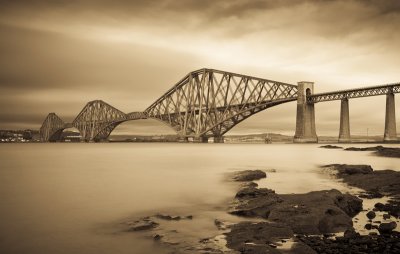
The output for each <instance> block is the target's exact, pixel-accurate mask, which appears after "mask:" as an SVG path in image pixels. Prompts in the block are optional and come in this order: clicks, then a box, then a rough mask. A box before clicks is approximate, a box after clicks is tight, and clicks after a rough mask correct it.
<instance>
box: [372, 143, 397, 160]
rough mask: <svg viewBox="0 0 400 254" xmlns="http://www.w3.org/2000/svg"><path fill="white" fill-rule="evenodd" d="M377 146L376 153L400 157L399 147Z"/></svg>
mask: <svg viewBox="0 0 400 254" xmlns="http://www.w3.org/2000/svg"><path fill="white" fill-rule="evenodd" d="M376 148H377V149H376V152H375V153H376V154H377V155H379V156H384V157H395V158H400V148H398V147H383V146H377V147H376Z"/></svg>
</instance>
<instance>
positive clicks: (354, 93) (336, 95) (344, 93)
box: [307, 83, 400, 103]
mask: <svg viewBox="0 0 400 254" xmlns="http://www.w3.org/2000/svg"><path fill="white" fill-rule="evenodd" d="M388 93H400V83H394V84H387V85H381V86H372V87H363V88H357V89H349V90H341V91H335V92H329V93H320V94H313V95H311V96H307V101H308V102H312V103H317V102H323V101H333V100H341V99H345V98H348V99H350V98H359V97H367V96H376V95H385V94H388Z"/></svg>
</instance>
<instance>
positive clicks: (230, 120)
mask: <svg viewBox="0 0 400 254" xmlns="http://www.w3.org/2000/svg"><path fill="white" fill-rule="evenodd" d="M299 88H300V89H299ZM310 88H311V90H310ZM312 90H313V83H310V82H299V85H298V86H297V85H293V84H287V83H283V82H278V81H272V80H268V79H262V78H257V77H251V76H246V75H241V74H236V73H231V72H225V71H219V70H214V69H201V70H197V71H193V72H190V73H189V74H187V75H186V76H185V77H184V78H182V79H181V80H180V81H179V82H178V83H176V84H175V85H174V86H173V87H172V88H171V89H170V90H168V91H167V92H166V93H165V94H164V95H162V96H161V97H160V98H159V99H157V100H156V101H155V102H154V103H153V104H151V105H150V106H149V107H148V108H147V109H145V110H144V111H143V112H131V113H128V114H126V113H124V112H122V111H120V110H118V109H117V108H115V107H113V106H111V105H110V104H108V103H106V102H104V101H101V100H95V101H91V102H88V103H87V104H86V106H85V107H84V108H83V109H82V111H81V112H80V113H79V114H78V116H77V117H76V118H75V119H74V121H73V122H72V123H65V122H64V121H63V120H62V119H61V118H60V117H59V116H57V115H56V114H55V113H50V114H49V115H48V116H47V117H46V119H45V120H44V122H43V124H42V127H41V128H40V137H41V140H42V141H43V142H47V141H50V142H52V141H53V142H54V141H58V140H60V139H61V136H62V135H61V134H62V132H63V130H64V129H66V128H71V127H75V128H76V129H78V130H79V132H80V134H81V136H82V137H83V139H84V140H85V141H87V142H89V141H102V140H106V139H107V138H108V137H109V135H110V133H111V132H112V131H113V130H114V129H115V127H117V126H118V125H119V124H121V123H123V122H126V121H131V120H139V119H156V120H159V121H161V122H163V123H165V124H167V125H168V126H170V127H171V128H173V129H174V130H175V131H176V133H177V134H178V135H179V136H180V137H181V138H182V140H187V139H188V138H193V140H194V141H198V142H206V141H207V140H208V138H210V137H213V138H214V142H223V135H224V134H225V133H226V132H228V131H229V130H230V129H231V128H233V127H234V126H235V125H237V124H238V123H240V122H241V121H243V120H245V119H247V118H248V117H250V116H252V115H254V114H256V113H258V112H260V111H262V110H265V109H267V108H269V107H273V106H276V105H279V104H282V103H286V102H291V101H296V100H297V104H298V105H297V107H298V108H297V124H296V136H298V140H302V139H304V140H308V136H309V133H308V127H307V125H308V121H309V119H308V118H309V117H307V114H309V113H310V112H311V111H312V112H311V113H312V117H313V115H314V112H313V108H312V110H311V111H310V108H309V107H308V106H309V105H312V106H313V104H314V103H317V102H321V101H328V100H339V99H342V100H343V98H353V97H365V96H372V95H381V94H393V93H397V92H400V84H392V85H385V86H380V87H372V88H361V89H356V90H346V91H338V92H333V93H325V94H319V95H318V94H312ZM310 91H311V92H310ZM303 94H304V95H305V96H304V98H305V100H303V99H302V98H303V96H302V95H303ZM393 100H394V98H393ZM302 115H303V117H302ZM311 120H313V119H311ZM300 125H302V126H303V127H302V126H300ZM300 127H302V128H300ZM301 132H303V133H301Z"/></svg>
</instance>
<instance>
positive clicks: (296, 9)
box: [0, 0, 400, 135]
mask: <svg viewBox="0 0 400 254" xmlns="http://www.w3.org/2000/svg"><path fill="white" fill-rule="evenodd" d="M399 27H400V2H399V1H396V0H393V1H390V0H388V1H378V0H376V1H373V0H358V1H356V0H354V1H352V0H349V1H328V0H326V1H323V0H320V1H305V0H291V1H289V0H287V1H279V0H269V1H260V0H226V1H217V0H212V1H211V0H202V1H199V0H180V1H178V0H160V1H146V0H139V1H102V0H97V1H67V0H65V1H35V0H30V1H28V0H27V1H3V0H0V129H25V128H39V127H40V125H41V123H42V122H43V120H44V118H45V117H46V115H47V114H48V113H49V112H56V113H57V114H58V115H59V116H60V117H61V118H62V119H63V120H64V121H66V122H68V121H72V120H73V119H74V118H75V116H76V115H77V114H78V113H79V111H80V110H81V109H82V108H83V106H84V105H85V104H86V102H88V101H90V100H94V99H102V100H104V101H106V102H108V103H110V104H111V105H113V106H115V107H116V108H118V109H120V110H122V111H124V112H132V111H141V110H144V109H145V108H146V107H147V106H149V105H150V104H151V103H152V102H153V101H155V100H156V99H157V98H158V97H159V96H161V95H162V94H163V93H164V92H165V91H166V90H168V89H169V88H170V87H171V86H173V85H174V84H175V83H176V82H177V81H178V80H180V79H181V78H182V77H183V76H184V75H186V74H187V73H188V72H190V71H192V70H196V69H200V68H203V67H206V68H213V69H220V70H226V71H231V72H237V73H242V74H247V75H252V76H257V77H262V78H267V79H272V80H278V81H282V82H286V83H292V84H296V83H297V82H298V81H302V80H307V81H313V82H315V90H316V92H317V93H318V92H325V91H332V90H340V89H346V88H355V87H360V86H369V85H379V84H385V83H393V82H400V33H399ZM397 100H398V101H399V100H400V98H399V96H397ZM398 101H397V108H396V109H397V113H398V117H397V128H398V129H400V116H399V114H400V108H399V105H400V102H398ZM384 109H385V97H384V96H379V97H369V98H361V99H354V100H351V101H350V117H351V120H350V122H351V129H352V134H366V129H367V128H368V129H369V133H370V134H383V128H384V114H385V112H384ZM295 110H296V103H295V102H292V103H288V104H284V105H280V106H278V107H274V108H271V109H267V110H265V111H263V112H261V113H259V114H256V115H254V116H252V117H251V118H249V119H247V120H246V121H244V122H242V123H241V124H239V125H238V126H237V127H235V128H234V129H232V131H231V132H229V133H228V134H239V133H242V134H244V133H260V132H281V133H285V134H290V135H291V134H293V133H294V128H295ZM339 111H340V102H338V101H335V102H327V103H320V104H317V105H316V124H317V132H318V134H320V135H338V129H339ZM116 133H121V134H124V133H132V134H133V133H135V134H145V133H148V134H154V133H160V134H161V133H172V132H171V130H170V129H169V128H168V127H166V126H164V125H161V124H160V123H159V122H157V121H155V120H141V121H132V122H129V123H125V124H122V125H121V126H119V127H118V128H117V130H116Z"/></svg>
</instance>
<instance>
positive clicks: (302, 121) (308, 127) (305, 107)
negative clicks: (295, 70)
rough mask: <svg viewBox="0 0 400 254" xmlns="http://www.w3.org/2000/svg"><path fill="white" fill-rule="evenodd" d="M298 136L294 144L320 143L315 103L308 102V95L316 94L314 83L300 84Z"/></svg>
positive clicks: (297, 117)
mask: <svg viewBox="0 0 400 254" xmlns="http://www.w3.org/2000/svg"><path fill="white" fill-rule="evenodd" d="M297 89H298V91H297V115H296V134H295V135H294V139H293V142H294V143H318V137H317V133H316V131H315V113H314V103H308V102H307V95H311V94H313V93H314V83H313V82H306V81H302V82H298V86H297Z"/></svg>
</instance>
